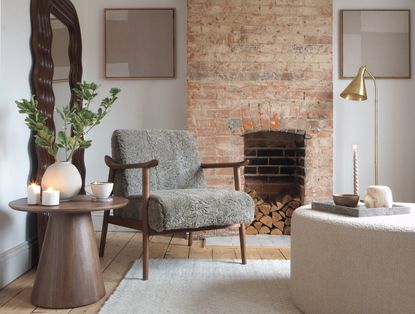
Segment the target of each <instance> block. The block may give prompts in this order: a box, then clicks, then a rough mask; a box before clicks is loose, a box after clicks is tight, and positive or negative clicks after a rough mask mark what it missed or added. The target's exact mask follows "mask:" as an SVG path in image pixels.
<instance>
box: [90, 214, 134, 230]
mask: <svg viewBox="0 0 415 314" xmlns="http://www.w3.org/2000/svg"><path fill="white" fill-rule="evenodd" d="M103 219H104V213H103V212H92V223H93V224H94V230H95V231H101V229H102V220H103ZM108 231H122V232H125V231H136V230H134V229H130V228H125V227H121V226H117V225H113V224H109V225H108Z"/></svg>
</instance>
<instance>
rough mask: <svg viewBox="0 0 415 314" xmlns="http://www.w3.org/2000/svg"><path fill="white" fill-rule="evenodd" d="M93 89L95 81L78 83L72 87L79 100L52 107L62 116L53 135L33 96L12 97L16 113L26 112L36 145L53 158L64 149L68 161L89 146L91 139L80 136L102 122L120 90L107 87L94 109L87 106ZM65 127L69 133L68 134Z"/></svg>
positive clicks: (92, 96) (94, 91)
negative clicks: (57, 129) (72, 103)
mask: <svg viewBox="0 0 415 314" xmlns="http://www.w3.org/2000/svg"><path fill="white" fill-rule="evenodd" d="M97 90H98V85H97V84H95V83H87V82H82V83H79V84H78V86H77V87H76V88H74V93H75V95H76V96H77V98H78V100H79V101H80V103H76V104H75V105H74V106H72V108H71V107H70V106H69V105H67V106H63V107H62V109H59V108H56V111H57V113H58V114H59V116H60V117H61V119H62V120H63V130H61V131H59V132H58V133H57V136H56V135H55V133H54V132H52V131H51V130H50V129H49V128H48V126H47V125H46V121H47V119H46V117H45V116H44V115H43V114H42V113H41V111H40V110H39V108H38V103H37V101H36V99H35V97H34V96H32V98H31V99H30V100H26V99H22V100H20V101H16V104H17V108H18V109H19V113H22V114H26V118H25V122H26V125H27V126H28V127H29V129H30V130H32V131H34V132H35V143H36V145H38V146H40V147H43V148H45V149H47V151H48V153H49V154H50V155H52V156H53V157H54V158H55V159H56V156H57V153H58V150H59V149H64V150H65V157H66V161H70V160H71V159H72V156H73V154H74V153H75V152H76V151H77V150H78V149H87V148H89V147H90V146H91V144H92V141H91V140H86V139H85V138H84V136H85V135H86V134H87V133H89V132H90V131H91V130H92V129H93V128H94V127H95V126H97V125H99V124H100V123H101V122H102V120H103V119H104V117H105V116H106V115H107V114H108V113H109V112H110V110H111V107H112V105H113V104H114V102H115V101H116V100H117V99H118V97H117V96H118V94H119V93H120V91H121V90H120V89H119V88H111V89H110V91H109V93H110V95H109V96H108V97H106V98H104V99H102V100H101V103H100V104H99V106H98V109H97V111H93V110H92V109H91V108H90V107H91V104H92V103H93V100H94V99H95V97H96V96H97V95H98V92H97ZM69 130H70V131H71V135H69V134H68V131H69Z"/></svg>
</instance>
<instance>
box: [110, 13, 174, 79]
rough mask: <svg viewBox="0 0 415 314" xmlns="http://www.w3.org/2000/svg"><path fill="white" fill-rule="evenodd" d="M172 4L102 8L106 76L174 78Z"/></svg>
mask: <svg viewBox="0 0 415 314" xmlns="http://www.w3.org/2000/svg"><path fill="white" fill-rule="evenodd" d="M175 15H176V12H175V9H174V8H116V9H112V8H111V9H105V10H104V22H105V58H104V59H105V78H108V79H174V78H175V76H176V73H175V72H176V60H175V59H176V52H175V23H176V22H175Z"/></svg>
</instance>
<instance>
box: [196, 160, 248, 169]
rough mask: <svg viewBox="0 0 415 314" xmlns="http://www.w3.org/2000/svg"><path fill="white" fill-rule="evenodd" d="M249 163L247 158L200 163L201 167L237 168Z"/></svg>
mask: <svg viewBox="0 0 415 314" xmlns="http://www.w3.org/2000/svg"><path fill="white" fill-rule="evenodd" d="M248 164H249V160H243V161H237V162H222V163H202V165H201V167H202V168H204V169H207V168H239V167H243V166H246V165H248Z"/></svg>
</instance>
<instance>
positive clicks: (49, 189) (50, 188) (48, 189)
mask: <svg viewBox="0 0 415 314" xmlns="http://www.w3.org/2000/svg"><path fill="white" fill-rule="evenodd" d="M46 191H49V192H51V191H55V190H54V189H53V187H51V186H50V187H48V188H47V189H46Z"/></svg>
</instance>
